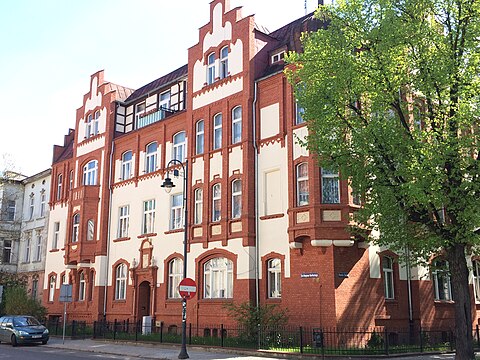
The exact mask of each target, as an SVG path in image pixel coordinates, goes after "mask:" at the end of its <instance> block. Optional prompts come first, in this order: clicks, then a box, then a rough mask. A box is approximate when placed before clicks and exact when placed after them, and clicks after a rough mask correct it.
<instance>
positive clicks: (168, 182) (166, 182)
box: [161, 175, 175, 193]
mask: <svg viewBox="0 0 480 360" xmlns="http://www.w3.org/2000/svg"><path fill="white" fill-rule="evenodd" d="M161 187H162V188H164V189H165V191H166V192H167V193H170V191H172V188H174V187H175V184H174V183H173V182H172V179H170V177H169V176H168V175H167V177H166V178H165V180H163V184H162V185H161Z"/></svg>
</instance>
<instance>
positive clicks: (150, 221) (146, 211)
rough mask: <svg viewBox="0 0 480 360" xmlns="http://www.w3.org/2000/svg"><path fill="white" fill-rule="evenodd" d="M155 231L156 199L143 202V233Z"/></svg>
mask: <svg viewBox="0 0 480 360" xmlns="http://www.w3.org/2000/svg"><path fill="white" fill-rule="evenodd" d="M153 232H155V199H151V200H147V201H144V202H143V221H142V234H151V233H153Z"/></svg>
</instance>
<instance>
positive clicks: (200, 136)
mask: <svg viewBox="0 0 480 360" xmlns="http://www.w3.org/2000/svg"><path fill="white" fill-rule="evenodd" d="M204 126H205V125H204V122H203V120H198V121H197V124H196V125H195V127H196V144H195V154H196V155H199V154H203V151H204V144H205V136H204V135H205V127H204Z"/></svg>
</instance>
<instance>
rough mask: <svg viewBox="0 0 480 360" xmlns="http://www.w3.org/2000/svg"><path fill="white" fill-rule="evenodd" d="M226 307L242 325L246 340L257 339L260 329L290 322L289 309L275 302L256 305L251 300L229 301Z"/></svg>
mask: <svg viewBox="0 0 480 360" xmlns="http://www.w3.org/2000/svg"><path fill="white" fill-rule="evenodd" d="M225 308H226V309H227V311H228V314H229V316H230V317H232V318H233V319H235V321H236V322H237V324H238V325H239V326H241V328H242V330H241V337H242V338H243V339H244V340H246V341H256V340H257V338H258V332H259V330H260V329H267V328H270V329H275V328H279V327H282V326H285V325H286V324H287V322H288V311H287V310H286V309H282V308H280V307H279V306H277V305H275V304H266V305H260V306H258V307H256V306H255V305H254V304H252V303H250V302H243V303H239V304H237V303H228V304H226V305H225Z"/></svg>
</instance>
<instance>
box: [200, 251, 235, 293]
mask: <svg viewBox="0 0 480 360" xmlns="http://www.w3.org/2000/svg"><path fill="white" fill-rule="evenodd" d="M203 280H204V281H203V283H204V288H203V297H204V298H205V299H226V298H232V297H233V262H232V261H231V260H229V259H227V258H223V257H218V258H214V259H211V260H209V261H207V262H206V263H205V265H204V266H203Z"/></svg>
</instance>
